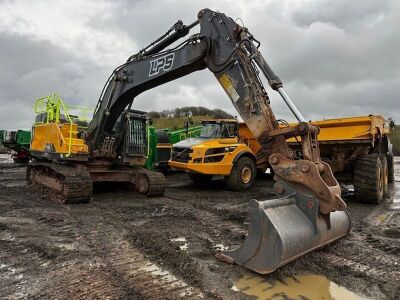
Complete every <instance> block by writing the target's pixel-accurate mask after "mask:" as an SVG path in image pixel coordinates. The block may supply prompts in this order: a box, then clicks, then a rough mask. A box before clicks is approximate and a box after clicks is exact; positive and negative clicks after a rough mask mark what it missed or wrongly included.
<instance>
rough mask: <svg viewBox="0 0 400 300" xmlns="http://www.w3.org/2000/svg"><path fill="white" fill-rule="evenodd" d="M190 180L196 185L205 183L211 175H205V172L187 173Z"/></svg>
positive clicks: (208, 181) (209, 179)
mask: <svg viewBox="0 0 400 300" xmlns="http://www.w3.org/2000/svg"><path fill="white" fill-rule="evenodd" d="M188 176H189V178H190V180H192V181H193V183H194V184H196V185H205V184H207V183H210V182H211V180H212V178H213V175H206V174H197V173H188Z"/></svg>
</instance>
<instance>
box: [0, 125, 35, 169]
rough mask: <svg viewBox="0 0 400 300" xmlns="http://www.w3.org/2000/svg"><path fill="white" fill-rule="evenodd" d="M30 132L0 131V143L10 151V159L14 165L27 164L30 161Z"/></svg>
mask: <svg viewBox="0 0 400 300" xmlns="http://www.w3.org/2000/svg"><path fill="white" fill-rule="evenodd" d="M30 142H31V132H30V131H26V130H21V129H18V130H16V131H9V130H1V131H0V143H1V144H2V145H3V146H4V147H5V148H7V149H9V150H11V151H12V159H13V160H14V162H16V163H27V162H28V161H29V160H30V156H29V147H30Z"/></svg>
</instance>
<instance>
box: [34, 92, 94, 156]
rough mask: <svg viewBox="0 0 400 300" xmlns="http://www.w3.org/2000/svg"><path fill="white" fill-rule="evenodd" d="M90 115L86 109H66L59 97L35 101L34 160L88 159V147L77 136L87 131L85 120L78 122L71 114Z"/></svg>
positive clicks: (69, 106)
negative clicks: (79, 157) (51, 157)
mask: <svg viewBox="0 0 400 300" xmlns="http://www.w3.org/2000/svg"><path fill="white" fill-rule="evenodd" d="M72 110H73V111H76V110H83V111H89V109H87V108H83V107H78V106H71V105H66V104H64V102H63V101H62V100H61V98H60V96H59V95H58V94H53V95H50V96H48V97H44V98H41V99H38V100H36V102H35V113H36V119H35V123H34V125H33V127H32V141H31V152H32V154H33V156H39V157H40V156H46V157H48V156H49V155H50V156H51V155H54V158H57V156H60V155H62V156H65V157H70V156H71V157H72V156H74V155H77V154H79V155H87V154H88V153H89V152H88V146H87V145H86V144H85V141H84V140H83V139H82V138H80V137H79V136H78V133H79V130H80V129H82V128H84V126H85V124H86V122H85V121H84V120H85V117H84V116H83V117H82V116H81V117H80V118H78V117H77V116H75V115H72V114H71V113H70V112H71V111H72Z"/></svg>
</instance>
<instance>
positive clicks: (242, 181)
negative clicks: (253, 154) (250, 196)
mask: <svg viewBox="0 0 400 300" xmlns="http://www.w3.org/2000/svg"><path fill="white" fill-rule="evenodd" d="M256 175H257V166H256V164H255V163H254V161H253V160H252V159H251V158H250V157H247V156H244V157H241V158H239V160H238V161H237V162H236V163H235V164H234V166H233V168H232V171H231V174H229V176H227V177H225V179H226V184H227V185H228V187H229V188H230V189H231V190H234V191H244V190H247V189H248V188H250V187H251V186H252V185H253V182H254V179H255V178H256Z"/></svg>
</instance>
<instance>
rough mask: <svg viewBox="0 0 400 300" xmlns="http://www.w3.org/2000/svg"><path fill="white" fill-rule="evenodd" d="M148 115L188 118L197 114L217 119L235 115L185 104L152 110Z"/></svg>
mask: <svg viewBox="0 0 400 300" xmlns="http://www.w3.org/2000/svg"><path fill="white" fill-rule="evenodd" d="M147 114H148V116H149V117H150V118H152V119H158V118H188V117H195V116H208V117H211V118H216V119H229V118H233V116H232V115H231V114H229V113H227V112H226V111H224V110H222V109H219V108H215V109H208V108H206V107H203V106H184V107H177V108H174V109H165V110H162V111H159V112H158V111H151V112H149V113H147Z"/></svg>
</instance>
